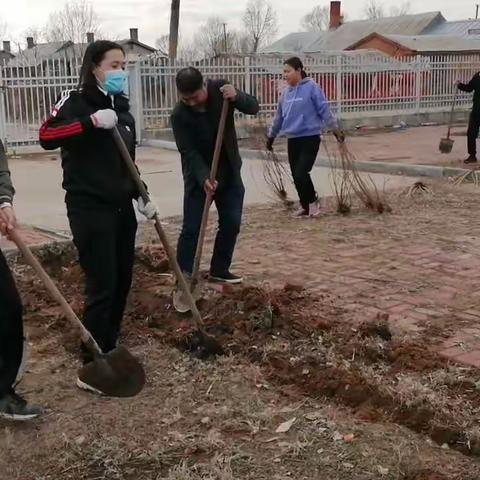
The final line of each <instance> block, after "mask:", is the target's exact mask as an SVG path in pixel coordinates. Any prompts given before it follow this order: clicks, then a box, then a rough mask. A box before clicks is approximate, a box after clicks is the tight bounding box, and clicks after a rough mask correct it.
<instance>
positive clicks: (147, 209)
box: [137, 197, 158, 220]
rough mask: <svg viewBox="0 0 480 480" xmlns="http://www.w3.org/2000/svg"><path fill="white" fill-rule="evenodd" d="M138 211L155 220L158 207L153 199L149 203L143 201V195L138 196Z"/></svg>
mask: <svg viewBox="0 0 480 480" xmlns="http://www.w3.org/2000/svg"><path fill="white" fill-rule="evenodd" d="M137 203H138V211H139V212H140V213H141V214H142V215H144V216H145V217H146V218H148V219H149V220H153V219H154V218H155V215H158V207H157V206H156V205H155V203H153V202H152V201H151V200H149V201H148V203H147V204H145V202H144V201H143V198H142V197H138V198H137Z"/></svg>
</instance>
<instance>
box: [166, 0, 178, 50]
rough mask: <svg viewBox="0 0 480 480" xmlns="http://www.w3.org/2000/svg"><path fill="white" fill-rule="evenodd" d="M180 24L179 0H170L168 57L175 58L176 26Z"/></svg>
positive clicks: (176, 48)
mask: <svg viewBox="0 0 480 480" xmlns="http://www.w3.org/2000/svg"><path fill="white" fill-rule="evenodd" d="M179 24H180V0H172V4H171V6H170V37H169V46H168V55H169V57H170V58H172V59H175V58H177V50H178V28H179Z"/></svg>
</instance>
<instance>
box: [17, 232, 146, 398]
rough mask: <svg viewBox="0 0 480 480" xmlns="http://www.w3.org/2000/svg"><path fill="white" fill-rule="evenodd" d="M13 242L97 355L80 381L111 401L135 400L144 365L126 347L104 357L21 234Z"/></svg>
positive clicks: (143, 383) (83, 368) (82, 371)
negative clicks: (115, 398) (112, 398)
mask: <svg viewBox="0 0 480 480" xmlns="http://www.w3.org/2000/svg"><path fill="white" fill-rule="evenodd" d="M10 238H11V239H12V240H13V242H15V244H16V245H17V247H18V249H19V250H20V252H21V253H22V255H23V257H24V259H25V261H26V263H28V264H29V265H30V266H31V267H32V268H33V270H34V271H35V273H36V274H37V275H38V276H39V278H40V279H41V280H42V282H43V284H44V285H45V288H46V289H47V290H48V292H49V293H50V295H51V296H52V297H53V299H54V300H56V301H57V302H58V303H59V304H60V306H61V307H62V309H63V311H64V313H65V316H66V317H67V319H68V320H69V321H70V322H71V323H72V325H74V326H75V327H76V328H78V330H79V331H80V337H81V340H82V342H83V343H84V345H85V347H86V348H88V350H89V351H90V352H91V353H92V354H93V358H94V359H93V361H92V362H90V363H87V364H86V365H84V366H83V367H82V368H81V369H80V371H79V372H78V378H79V380H80V381H82V382H83V383H86V384H87V385H89V386H91V387H93V388H94V389H95V390H97V391H99V392H100V393H102V394H103V395H107V396H109V397H133V396H135V395H137V394H138V393H139V392H140V391H141V390H142V389H143V386H144V385H145V371H144V369H143V366H142V364H141V363H140V362H139V361H138V360H137V359H136V358H135V357H134V356H133V355H132V354H131V353H130V352H129V351H128V350H127V349H126V348H125V347H123V346H119V347H117V348H115V349H114V350H112V351H110V352H108V353H103V352H102V350H101V349H100V347H99V346H98V344H97V342H96V341H95V339H94V338H93V337H92V335H91V334H90V332H89V331H88V330H87V329H86V328H85V327H84V326H83V324H82V322H81V321H80V319H79V318H78V317H77V315H76V314H75V312H74V311H73V310H72V308H71V307H70V305H69V304H68V303H67V301H66V300H65V298H64V297H63V295H62V294H61V293H60V291H59V290H58V288H57V287H56V285H55V284H54V283H53V281H52V279H51V278H50V277H49V276H48V274H47V273H46V272H45V270H44V269H43V267H42V266H41V264H40V262H39V261H38V260H37V259H36V258H35V256H34V255H33V254H32V252H31V251H30V249H29V248H28V247H27V245H26V244H25V243H24V241H23V240H22V238H21V236H20V234H19V233H18V232H17V231H13V232H11V233H10Z"/></svg>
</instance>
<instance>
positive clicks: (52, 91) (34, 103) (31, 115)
mask: <svg viewBox="0 0 480 480" xmlns="http://www.w3.org/2000/svg"><path fill="white" fill-rule="evenodd" d="M79 67H80V62H79V61H78V60H77V59H69V58H53V59H48V60H39V61H38V62H32V61H31V59H30V60H29V61H28V62H27V61H25V60H23V59H22V58H20V57H18V58H15V59H13V60H10V61H9V62H8V64H4V65H3V66H1V67H0V122H1V123H0V136H1V138H2V139H3V140H4V141H5V143H6V145H7V146H8V147H19V146H27V145H35V144H36V143H38V129H39V126H40V125H41V124H42V122H43V121H44V120H45V118H47V116H48V115H49V113H50V111H51V109H52V107H53V106H54V105H55V101H56V99H57V98H58V97H59V96H60V94H61V92H63V91H64V90H68V89H72V88H74V87H75V86H76V85H77V83H78V73H79Z"/></svg>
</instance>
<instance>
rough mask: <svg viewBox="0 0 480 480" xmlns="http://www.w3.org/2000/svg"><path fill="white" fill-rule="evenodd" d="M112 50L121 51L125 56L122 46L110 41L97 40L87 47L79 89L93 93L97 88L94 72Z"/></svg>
mask: <svg viewBox="0 0 480 480" xmlns="http://www.w3.org/2000/svg"><path fill="white" fill-rule="evenodd" d="M110 50H121V51H122V52H123V54H124V55H125V50H124V49H123V47H122V46H121V45H119V44H118V43H115V42H110V41H109V40H97V41H96V42H92V43H91V44H90V45H89V46H88V47H87V50H86V51H85V55H84V57H83V63H82V69H81V70H80V80H79V82H78V88H79V89H83V90H85V91H89V90H90V91H91V90H92V89H95V88H97V79H96V78H95V75H94V74H93V70H94V69H95V67H98V65H100V63H101V62H102V60H103V59H104V58H105V54H106V53H107V52H109V51H110Z"/></svg>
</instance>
